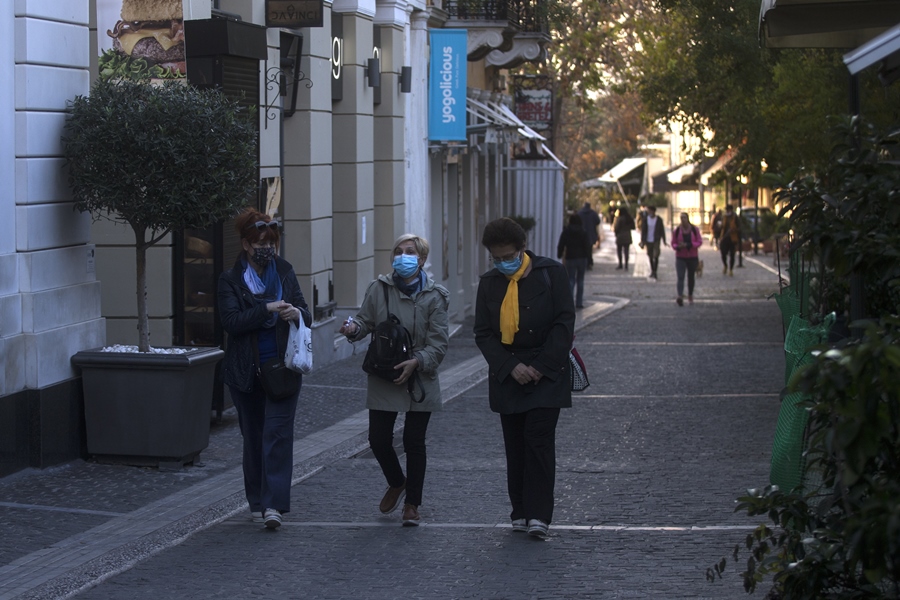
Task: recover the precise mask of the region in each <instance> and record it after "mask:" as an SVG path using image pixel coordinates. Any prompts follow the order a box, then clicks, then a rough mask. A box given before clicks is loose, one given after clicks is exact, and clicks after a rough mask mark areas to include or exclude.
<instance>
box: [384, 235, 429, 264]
mask: <svg viewBox="0 0 900 600" xmlns="http://www.w3.org/2000/svg"><path fill="white" fill-rule="evenodd" d="M410 240H412V242H413V244H415V246H416V254H418V255H419V257H420V258H421V259H422V260H425V259H426V258H428V251H429V250H430V249H431V246H429V245H428V240H426V239H425V238H423V237H422V236H419V235H416V234H414V233H404V234H403V235H401V236H400V237H398V238H397V240H396V241H395V242H394V247H393V248H391V255H393V254H394V253H395V252H396V251H397V248H398V247H399V246H400V244H402V243H403V242H408V241H410Z"/></svg>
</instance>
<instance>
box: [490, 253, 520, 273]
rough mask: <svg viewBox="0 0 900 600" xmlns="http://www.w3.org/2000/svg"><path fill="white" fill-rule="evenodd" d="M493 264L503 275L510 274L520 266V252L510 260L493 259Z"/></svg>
mask: <svg viewBox="0 0 900 600" xmlns="http://www.w3.org/2000/svg"><path fill="white" fill-rule="evenodd" d="M494 266H495V267H497V270H498V271H500V272H501V273H503V274H504V275H512V274H513V273H515V272H516V271H518V270H519V267H521V266H522V253H521V252H520V253H519V254H518V255H517V256H516V257H515V258H514V259H512V260H495V261H494Z"/></svg>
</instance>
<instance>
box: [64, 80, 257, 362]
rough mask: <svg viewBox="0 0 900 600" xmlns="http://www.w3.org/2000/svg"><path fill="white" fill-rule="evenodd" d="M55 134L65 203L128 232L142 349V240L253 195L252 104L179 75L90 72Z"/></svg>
mask: <svg viewBox="0 0 900 600" xmlns="http://www.w3.org/2000/svg"><path fill="white" fill-rule="evenodd" d="M63 142H64V144H65V158H66V166H67V167H68V172H69V185H70V187H71V189H72V194H73V197H74V199H75V208H76V209H78V210H80V211H82V212H90V213H91V215H92V216H93V217H94V219H95V220H96V219H100V218H106V219H109V220H112V221H117V222H124V223H127V224H129V225H130V226H131V228H132V230H133V231H134V234H135V250H136V252H135V255H136V262H137V299H138V330H139V340H138V347H139V350H140V351H141V352H147V351H148V350H149V347H150V333H149V320H148V314H147V303H146V302H147V301H146V296H147V294H146V287H147V283H146V252H147V248H149V247H150V246H152V245H153V244H155V243H156V242H158V241H159V240H160V239H162V238H163V237H164V236H165V235H166V234H168V233H169V232H171V231H173V230H177V229H182V228H188V227H191V228H205V227H208V226H210V225H212V224H213V223H216V222H217V221H221V220H224V219H227V218H229V217H232V216H234V215H235V214H236V213H237V211H238V210H239V209H240V207H241V206H243V205H244V204H246V203H247V201H248V199H250V198H252V197H253V194H254V192H255V190H256V186H257V171H258V169H257V164H256V156H257V151H256V126H255V122H254V115H253V112H252V111H248V110H247V109H245V108H242V107H240V106H239V105H238V104H237V103H236V102H234V101H232V100H229V99H228V98H226V97H225V96H224V95H223V94H222V93H220V92H217V91H214V90H198V89H197V88H194V87H192V86H189V85H186V84H184V83H183V82H169V83H162V84H151V83H141V82H136V81H130V80H107V81H97V82H96V83H95V84H94V86H93V88H92V89H91V93H90V96H78V97H77V98H75V100H74V101H73V102H72V105H71V116H70V117H69V119H68V121H67V122H66V127H65V136H64V137H63ZM148 235H149V237H148Z"/></svg>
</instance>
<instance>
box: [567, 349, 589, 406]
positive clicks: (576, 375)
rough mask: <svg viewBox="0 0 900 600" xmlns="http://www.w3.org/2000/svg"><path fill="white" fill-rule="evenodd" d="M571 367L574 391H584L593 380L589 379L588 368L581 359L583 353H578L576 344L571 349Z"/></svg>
mask: <svg viewBox="0 0 900 600" xmlns="http://www.w3.org/2000/svg"><path fill="white" fill-rule="evenodd" d="M572 342H573V343H574V342H575V338H574V337H573V338H572ZM569 367H570V372H571V379H570V380H571V384H572V385H571V388H572V391H573V392H583V391H584V390H586V389H587V388H588V386H589V385H591V382H590V381H588V375H587V368H585V366H584V361H583V360H581V355H580V354H578V350H577V349H576V348H575V346H572V349H571V350H569Z"/></svg>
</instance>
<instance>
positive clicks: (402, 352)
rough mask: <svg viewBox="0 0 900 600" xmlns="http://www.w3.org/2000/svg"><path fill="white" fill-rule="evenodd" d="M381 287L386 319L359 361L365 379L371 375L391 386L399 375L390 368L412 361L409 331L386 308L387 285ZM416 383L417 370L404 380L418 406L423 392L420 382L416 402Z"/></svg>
mask: <svg viewBox="0 0 900 600" xmlns="http://www.w3.org/2000/svg"><path fill="white" fill-rule="evenodd" d="M381 285H382V288H381V289H382V290H383V291H384V307H385V310H387V319H385V320H384V321H382V322H381V323H379V324H378V325H376V326H375V330H374V331H373V332H372V335H371V339H370V340H369V349H368V350H367V351H366V357H365V359H363V364H362V368H363V371H365V372H366V373H368V374H369V375H374V376H376V377H380V378H381V379H384V380H385V381H390V382H391V383H393V382H394V380H395V379H397V377H398V375H399V373H398V372H397V370H396V369H394V367H396V366H397V365H399V364H400V363H402V362H404V361H407V360H410V359H412V358H413V351H412V349H413V345H412V337H411V336H410V335H409V331H407V329H406V327H404V326H403V325H401V324H400V319H398V318H397V316H396V315H394V314H393V313H392V312H391V311H390V309H389V308H388V286H387V284H386V283H384V282H381ZM416 381H419V372H418V369H417V370H415V371H413V373H412V375H410V377H409V379H407V380H406V391H407V392H408V393H409V397H410V399H411V400H412V401H413V402H422V401H423V400H425V389H424V388H423V387H422V382H421V381H419V389H420V390H422V395H421V396H420V397H419V398H418V399H416V395H415V393H414V392H413V389H414V387H415V382H416Z"/></svg>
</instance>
